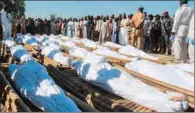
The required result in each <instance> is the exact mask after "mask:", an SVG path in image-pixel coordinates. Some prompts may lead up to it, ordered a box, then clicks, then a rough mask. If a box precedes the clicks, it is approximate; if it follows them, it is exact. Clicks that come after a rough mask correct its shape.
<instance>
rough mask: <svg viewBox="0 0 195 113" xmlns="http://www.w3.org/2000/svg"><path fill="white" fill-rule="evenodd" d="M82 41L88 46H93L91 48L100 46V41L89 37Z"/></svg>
mask: <svg viewBox="0 0 195 113" xmlns="http://www.w3.org/2000/svg"><path fill="white" fill-rule="evenodd" d="M82 43H83V45H84V46H86V47H91V48H97V47H98V45H99V44H98V42H94V41H91V40H88V39H82Z"/></svg>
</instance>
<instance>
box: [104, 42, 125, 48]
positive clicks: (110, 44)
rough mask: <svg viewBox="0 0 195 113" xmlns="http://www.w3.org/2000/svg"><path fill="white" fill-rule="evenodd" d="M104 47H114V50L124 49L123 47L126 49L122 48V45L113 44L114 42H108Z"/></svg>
mask: <svg viewBox="0 0 195 113" xmlns="http://www.w3.org/2000/svg"><path fill="white" fill-rule="evenodd" d="M103 46H107V47H114V48H122V47H124V46H121V45H119V44H116V43H113V42H106V43H104V44H103Z"/></svg>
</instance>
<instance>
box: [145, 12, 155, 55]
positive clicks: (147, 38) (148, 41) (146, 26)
mask: <svg viewBox="0 0 195 113" xmlns="http://www.w3.org/2000/svg"><path fill="white" fill-rule="evenodd" d="M152 20H153V15H152V14H150V15H148V18H147V19H146V20H145V21H144V26H143V28H144V37H143V39H144V40H145V41H144V44H143V45H144V47H143V48H144V51H145V52H147V51H149V46H150V40H149V32H150V25H151V23H152Z"/></svg>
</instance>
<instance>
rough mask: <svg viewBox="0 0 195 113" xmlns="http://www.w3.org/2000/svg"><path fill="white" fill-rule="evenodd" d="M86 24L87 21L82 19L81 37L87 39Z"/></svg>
mask: <svg viewBox="0 0 195 113" xmlns="http://www.w3.org/2000/svg"><path fill="white" fill-rule="evenodd" d="M87 24H88V21H86V20H84V21H83V38H84V39H88V37H87Z"/></svg>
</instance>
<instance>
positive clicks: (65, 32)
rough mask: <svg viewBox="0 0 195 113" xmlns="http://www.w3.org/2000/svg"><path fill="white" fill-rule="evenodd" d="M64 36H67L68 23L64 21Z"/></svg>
mask: <svg viewBox="0 0 195 113" xmlns="http://www.w3.org/2000/svg"><path fill="white" fill-rule="evenodd" d="M64 36H68V23H65V29H64Z"/></svg>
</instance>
